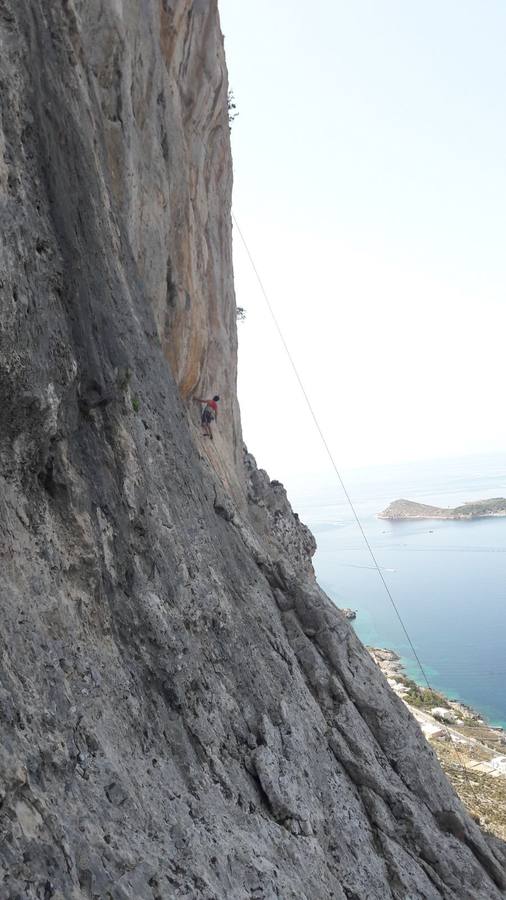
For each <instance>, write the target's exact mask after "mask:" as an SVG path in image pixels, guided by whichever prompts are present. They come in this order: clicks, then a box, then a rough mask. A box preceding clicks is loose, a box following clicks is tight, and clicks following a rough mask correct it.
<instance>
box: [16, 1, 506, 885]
mask: <svg viewBox="0 0 506 900" xmlns="http://www.w3.org/2000/svg"><path fill="white" fill-rule="evenodd" d="M266 27H267V25H266ZM0 42H1V54H0V99H1V121H0V200H1V225H2V227H1V257H0V411H1V413H0V414H1V427H0V597H1V603H2V629H1V632H0V724H1V746H0V800H1V806H0V898H1V900H35V898H39V900H40V898H44V900H51V898H56V900H80V898H104V900H111V898H112V900H127V898H128V900H130V898H131V900H134V898H135V900H160V898H163V900H165V898H202V900H212V898H215V900H223V898H234V900H242V898H257V900H259V898H265V900H271V898H283V900H287V898H297V900H300V898H308V900H314V898H340V900H344V898H348V900H351V898H355V900H359V898H360V900H364V898H378V900H379V898H385V897H394V898H441V897H444V898H455V900H457V898H458V900H480V898H482V900H493V898H498V897H502V896H504V891H505V882H504V862H505V855H504V846H503V845H501V844H500V842H498V841H491V840H490V839H489V838H487V837H486V836H485V835H484V834H483V833H482V832H481V831H480V829H479V828H478V826H477V825H476V824H475V823H474V822H473V821H472V820H471V819H470V818H469V816H468V815H467V814H466V812H465V810H464V809H463V807H462V805H461V804H460V802H459V801H458V800H457V798H456V797H455V795H454V793H453V791H452V789H451V787H450V785H449V783H448V782H447V780H446V778H445V777H444V775H443V773H442V772H441V769H440V768H439V765H438V763H437V761H436V760H435V757H434V754H433V753H432V751H431V750H430V748H429V747H428V745H427V744H426V742H425V741H424V739H423V737H422V735H421V732H420V730H419V728H418V726H417V725H416V723H415V722H414V721H413V719H412V718H411V716H410V715H409V713H408V712H407V710H406V708H405V707H404V705H403V704H402V702H401V701H400V700H399V699H398V698H396V697H395V695H394V694H393V693H392V692H391V691H390V689H389V688H388V685H387V684H386V681H385V680H384V678H383V677H382V675H381V673H380V672H379V671H378V669H377V667H376V666H375V664H374V663H373V661H372V660H371V659H370V658H369V655H368V653H367V652H366V651H365V650H364V648H363V647H362V645H361V644H360V643H359V641H358V640H357V638H356V637H355V635H354V633H353V631H352V629H351V628H350V626H349V624H348V623H347V622H346V621H345V620H344V618H343V616H342V615H341V614H340V613H339V612H338V611H337V609H336V608H335V607H334V606H333V605H332V603H331V602H330V601H329V600H328V599H327V598H326V597H325V595H324V594H323V592H322V591H321V590H320V589H319V588H318V586H317V585H316V583H315V581H314V577H313V575H312V570H311V565H310V556H311V553H312V552H313V550H314V545H313V543H312V540H311V538H310V536H309V535H308V533H307V531H306V530H305V529H304V527H303V526H301V525H300V523H298V521H297V519H296V518H295V517H294V515H293V514H292V512H291V510H290V508H289V505H288V502H287V500H286V496H285V495H284V492H283V490H282V488H281V487H280V486H279V485H277V484H276V483H270V482H269V480H268V478H267V476H264V475H263V474H262V473H258V470H256V466H255V465H254V462H253V461H252V459H251V458H250V457H246V462H244V460H243V446H242V439H241V434H240V422H239V417H238V411H237V400H236V396H235V366H236V336H235V325H234V322H235V315H234V299H233V291H232V288H231V284H232V272H231V252H230V210H229V198H230V182H231V168H230V153H229V145H228V127H227V122H226V90H227V88H226V72H225V67H224V58H223V47H222V39H221V35H220V30H219V22H218V18H217V9H216V3H214V2H212V0H208V2H203V0H199V2H197V0H195V2H193V3H191V2H187V0H172V2H171V0H160V2H158V0H144V2H143V3H140V2H138V0H137V2H134V0H107V2H106V0H103V2H102V0H86V2H84V0H82V2H72V0H54V2H51V3H47V2H45V0H1V2H0ZM193 133H195V135H198V136H199V138H201V140H196V141H194V140H192V139H191V135H192V134H193ZM162 160H163V163H162ZM169 258H170V265H169V264H168V262H167V260H168V259H169ZM176 269H177V271H178V275H177V278H176V276H175V275H174V272H175V271H176ZM190 275H191V278H192V279H193V281H191V286H192V289H191V291H189V293H190V303H189V304H188V303H187V300H186V299H185V298H186V294H185V291H186V287H185V284H186V281H185V279H186V278H188V279H190ZM188 284H190V280H189V281H188ZM163 285H165V287H164V288H163ZM202 323H204V324H202ZM193 341H196V342H197V343H198V347H197V348H196V349H195V347H194V346H193V343H192V342H193ZM199 342H200V343H199ZM214 379H218V380H219V384H220V386H224V387H225V391H223V393H224V394H226V393H227V392H228V397H226V399H225V404H224V407H225V408H224V413H225V415H224V417H223V420H222V421H223V425H221V424H220V428H219V429H217V440H216V442H213V446H210V445H209V446H208V445H204V444H203V442H202V440H201V439H200V437H199V433H198V429H197V428H196V427H195V413H194V410H192V409H191V407H189V406H188V405H186V404H185V400H186V398H187V397H188V396H189V394H190V393H191V391H192V390H193V389H194V388H196V389H197V390H198V391H199V392H202V391H206V390H207V389H208V388H209V389H211V388H212V386H213V385H214V384H215V381H214ZM220 429H221V430H220Z"/></svg>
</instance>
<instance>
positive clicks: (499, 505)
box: [378, 497, 506, 519]
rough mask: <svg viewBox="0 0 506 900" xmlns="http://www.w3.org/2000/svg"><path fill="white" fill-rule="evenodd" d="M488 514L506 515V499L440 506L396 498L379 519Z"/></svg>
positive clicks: (448, 517) (475, 516)
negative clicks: (452, 506)
mask: <svg viewBox="0 0 506 900" xmlns="http://www.w3.org/2000/svg"><path fill="white" fill-rule="evenodd" d="M486 516H506V500H505V499H504V497H495V498H493V499H491V500H475V501H474V502H472V503H464V504H463V505H462V506H455V507H454V508H453V509H452V508H451V507H440V506H428V505H427V504H426V503H415V502H414V501H413V500H394V502H393V503H391V504H390V506H387V508H386V509H384V510H383V512H380V513H379V514H378V518H379V519H481V518H484V517H486Z"/></svg>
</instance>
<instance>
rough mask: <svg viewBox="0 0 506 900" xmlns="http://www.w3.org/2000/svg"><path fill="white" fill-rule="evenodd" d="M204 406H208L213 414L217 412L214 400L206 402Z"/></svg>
mask: <svg viewBox="0 0 506 900" xmlns="http://www.w3.org/2000/svg"><path fill="white" fill-rule="evenodd" d="M206 405H207V406H210V407H211V409H212V410H213V412H215V413H216V412H218V404H217V403H216V400H206Z"/></svg>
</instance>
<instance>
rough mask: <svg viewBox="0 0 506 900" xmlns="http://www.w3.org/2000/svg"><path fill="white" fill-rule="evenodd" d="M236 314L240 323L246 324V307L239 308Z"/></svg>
mask: <svg viewBox="0 0 506 900" xmlns="http://www.w3.org/2000/svg"><path fill="white" fill-rule="evenodd" d="M235 314H236V317H237V321H238V322H244V321H245V320H246V310H245V309H244V306H238V307H237V308H236V311H235Z"/></svg>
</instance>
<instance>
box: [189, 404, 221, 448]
mask: <svg viewBox="0 0 506 900" xmlns="http://www.w3.org/2000/svg"><path fill="white" fill-rule="evenodd" d="M193 399H194V400H195V402H196V403H205V406H204V409H203V410H202V418H201V420H200V421H201V423H202V428H203V430H204V437H208V438H211V440H212V439H213V433H212V431H211V422H212V421H213V419H216V420H218V400H219V399H220V398H219V397H218V395H217V394H216V395H215V396H214V397H213V399H212V400H202V399H201V397H194V398H193Z"/></svg>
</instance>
